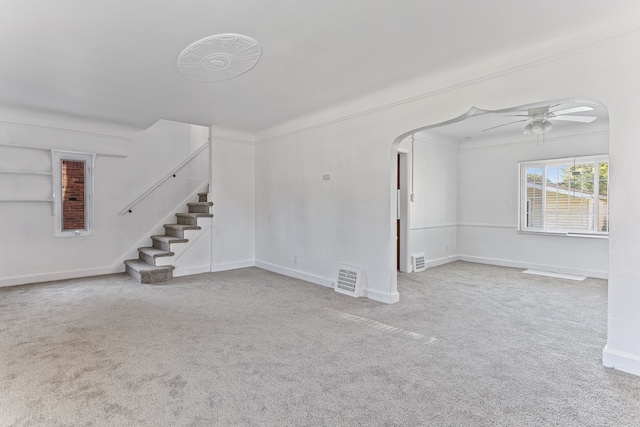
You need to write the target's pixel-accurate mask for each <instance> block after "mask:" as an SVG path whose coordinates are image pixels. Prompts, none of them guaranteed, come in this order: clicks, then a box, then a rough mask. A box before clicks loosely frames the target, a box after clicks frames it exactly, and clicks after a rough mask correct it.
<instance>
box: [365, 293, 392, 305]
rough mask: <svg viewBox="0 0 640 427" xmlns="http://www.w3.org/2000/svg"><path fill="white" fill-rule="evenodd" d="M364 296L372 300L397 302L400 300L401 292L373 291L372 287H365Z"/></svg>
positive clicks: (387, 302)
mask: <svg viewBox="0 0 640 427" xmlns="http://www.w3.org/2000/svg"><path fill="white" fill-rule="evenodd" d="M364 296H366V297H367V298H369V299H371V300H374V301H378V302H383V303H385V304H395V303H397V302H398V301H400V294H399V293H398V292H394V293H392V294H388V293H384V292H378V291H372V290H371V289H365V290H364Z"/></svg>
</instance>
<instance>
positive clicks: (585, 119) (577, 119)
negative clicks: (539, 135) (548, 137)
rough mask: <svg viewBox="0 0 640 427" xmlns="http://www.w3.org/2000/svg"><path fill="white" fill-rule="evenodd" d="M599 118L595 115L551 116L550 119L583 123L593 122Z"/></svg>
mask: <svg viewBox="0 0 640 427" xmlns="http://www.w3.org/2000/svg"><path fill="white" fill-rule="evenodd" d="M595 119H597V117H594V116H556V117H551V118H550V119H549V120H563V121H566V122H581V123H591V122H592V121H594V120H595Z"/></svg>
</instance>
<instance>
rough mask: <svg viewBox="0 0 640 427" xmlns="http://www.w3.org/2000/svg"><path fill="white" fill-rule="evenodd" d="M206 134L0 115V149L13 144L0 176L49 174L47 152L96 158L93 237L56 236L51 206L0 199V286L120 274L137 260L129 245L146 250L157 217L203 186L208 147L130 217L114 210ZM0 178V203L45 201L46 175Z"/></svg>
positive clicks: (168, 126)
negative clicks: (126, 263)
mask: <svg viewBox="0 0 640 427" xmlns="http://www.w3.org/2000/svg"><path fill="white" fill-rule="evenodd" d="M207 135H208V130H207V128H202V127H199V126H191V125H187V124H183V123H175V122H167V121H159V122H157V123H156V124H155V125H153V126H152V127H150V128H149V129H147V130H136V129H130V128H123V127H120V126H115V125H112V124H108V123H100V122H94V121H87V120H80V119H77V118H74V117H68V116H60V115H52V114H44V113H28V112H24V111H20V110H2V111H0V143H1V144H5V145H11V146H12V147H6V146H4V147H0V150H2V155H1V156H0V170H12V171H16V170H17V171H41V172H49V171H51V160H50V159H51V157H50V151H47V150H48V149H57V150H70V151H82V152H88V153H98V156H97V160H96V165H95V169H94V207H95V208H94V234H93V236H90V237H71V238H62V237H54V235H53V233H54V228H53V216H52V214H51V213H52V206H51V203H50V202H29V203H17V202H0V218H2V221H3V223H4V224H5V226H3V227H1V228H0V241H1V242H2V244H1V245H0V285H12V284H21V283H33V282H37V281H47V280H56V279H63V278H69V277H81V276H88V275H96V274H107V273H113V272H118V271H124V266H123V264H122V261H123V260H124V259H127V258H137V251H136V248H137V247H138V246H147V245H149V244H150V242H151V240H150V238H149V237H150V236H151V235H152V234H154V233H157V232H160V233H163V229H162V227H161V225H162V223H163V221H164V220H165V219H166V218H167V217H168V218H170V219H171V216H172V214H173V213H174V212H176V208H177V207H178V206H181V208H182V209H186V206H183V205H181V203H182V202H183V201H185V198H186V197H187V196H189V194H191V193H192V192H193V191H195V190H196V189H197V187H198V186H199V185H201V184H202V183H204V182H206V180H207V178H208V172H207V171H208V169H209V168H208V155H207V151H206V150H205V151H204V152H203V153H202V155H199V156H198V157H196V158H195V159H194V161H192V162H191V163H190V164H189V165H188V166H187V167H185V168H184V169H183V170H181V171H180V172H179V173H178V174H177V177H176V178H171V179H170V180H169V181H167V182H166V183H165V184H163V185H162V186H161V187H160V188H158V190H156V191H155V192H154V193H152V195H151V196H149V197H148V198H147V199H145V200H144V201H142V202H141V203H140V204H139V205H137V206H136V207H135V208H134V209H133V213H131V214H126V215H119V212H120V211H121V210H123V209H124V208H125V207H126V206H127V205H128V204H129V203H130V202H132V201H133V200H135V199H136V198H137V197H138V196H139V195H141V194H142V193H143V192H144V191H146V190H147V189H149V188H150V187H151V186H152V185H153V184H155V183H156V182H157V181H158V180H159V179H161V178H162V177H163V176H164V175H166V174H167V173H168V172H170V171H171V170H172V169H173V168H175V167H176V166H178V165H179V164H180V163H181V162H182V161H183V160H184V159H186V158H187V157H188V156H189V155H190V154H191V153H192V152H194V151H195V149H196V148H197V147H198V146H200V145H202V144H205V143H206V142H207ZM17 147H20V148H17ZM24 147H40V148H43V149H42V150H32V149H28V148H24ZM1 182H2V184H0V200H7V199H10V198H16V197H24V198H51V191H52V190H51V182H52V178H51V177H50V176H46V175H43V176H35V177H34V176H31V175H15V174H3V175H2V180H1ZM16 182H18V183H21V186H19V187H16V186H15V185H14V184H15V183H16ZM16 188H17V189H18V190H19V191H17V190H16ZM195 200H197V199H195ZM195 200H193V201H195ZM173 219H175V218H173ZM9 224H10V225H9Z"/></svg>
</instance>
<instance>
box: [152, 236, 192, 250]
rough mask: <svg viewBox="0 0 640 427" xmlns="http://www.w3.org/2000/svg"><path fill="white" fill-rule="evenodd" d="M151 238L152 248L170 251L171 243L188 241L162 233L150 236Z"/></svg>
mask: <svg viewBox="0 0 640 427" xmlns="http://www.w3.org/2000/svg"><path fill="white" fill-rule="evenodd" d="M151 240H152V241H153V247H154V248H156V249H162V250H163V251H170V250H171V243H187V242H188V241H189V240H187V239H182V238H180V237H174V236H167V235H164V234H163V235H156V236H151Z"/></svg>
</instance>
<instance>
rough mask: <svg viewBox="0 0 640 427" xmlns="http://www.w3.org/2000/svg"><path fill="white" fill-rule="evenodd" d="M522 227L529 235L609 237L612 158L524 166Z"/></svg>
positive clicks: (521, 205) (522, 173) (600, 157)
mask: <svg viewBox="0 0 640 427" xmlns="http://www.w3.org/2000/svg"><path fill="white" fill-rule="evenodd" d="M518 228H519V230H520V231H525V232H544V233H558V234H577V235H585V234H586V235H607V234H608V232H609V159H608V157H607V156H597V157H575V158H568V159H555V160H541V161H535V162H523V163H520V218H519V224H518Z"/></svg>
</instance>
